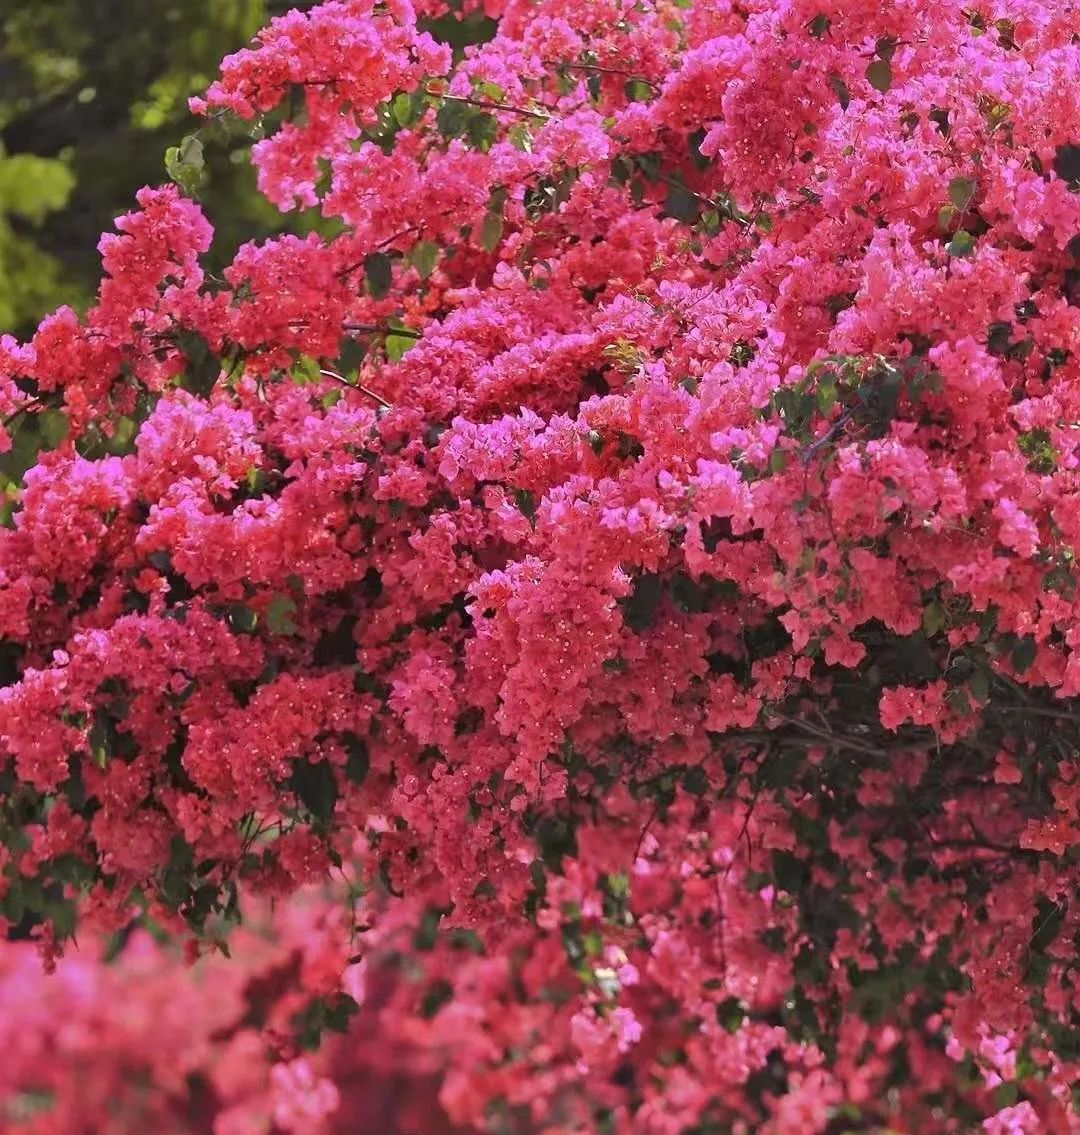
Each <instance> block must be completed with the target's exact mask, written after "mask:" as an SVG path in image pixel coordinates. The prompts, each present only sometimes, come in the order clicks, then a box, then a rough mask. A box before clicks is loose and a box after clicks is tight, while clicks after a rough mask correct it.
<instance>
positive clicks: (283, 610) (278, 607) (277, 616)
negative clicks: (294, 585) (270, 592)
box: [266, 595, 300, 635]
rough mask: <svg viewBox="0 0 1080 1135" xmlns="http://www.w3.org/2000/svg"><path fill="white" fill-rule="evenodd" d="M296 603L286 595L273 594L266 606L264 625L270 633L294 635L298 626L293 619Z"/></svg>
mask: <svg viewBox="0 0 1080 1135" xmlns="http://www.w3.org/2000/svg"><path fill="white" fill-rule="evenodd" d="M295 614H296V603H295V602H294V601H293V600H292V599H290V598H289V597H288V596H287V595H275V596H274V598H273V599H271V600H270V605H269V606H268V607H267V608H266V627H267V629H268V630H269V631H270V633H271V634H277V635H294V634H296V633H297V632H298V631H299V629H300V628H299V627H298V626H297V625H296V623H295V622H294V621H293V618H292V616H293V615H295Z"/></svg>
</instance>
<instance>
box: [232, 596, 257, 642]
mask: <svg viewBox="0 0 1080 1135" xmlns="http://www.w3.org/2000/svg"><path fill="white" fill-rule="evenodd" d="M228 620H229V626H230V627H232V629H233V630H234V631H235V632H236V633H237V634H254V633H255V628H256V627H257V626H258V625H259V616H258V615H257V614H255V612H254V611H253V610H252V609H251V608H250V607H245V606H244V604H243V603H234V604H233V605H232V606H231V607H230V608H229V613H228Z"/></svg>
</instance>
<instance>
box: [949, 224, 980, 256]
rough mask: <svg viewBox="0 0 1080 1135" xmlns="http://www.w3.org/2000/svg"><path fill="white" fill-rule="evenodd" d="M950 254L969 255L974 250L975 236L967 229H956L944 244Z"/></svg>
mask: <svg viewBox="0 0 1080 1135" xmlns="http://www.w3.org/2000/svg"><path fill="white" fill-rule="evenodd" d="M945 251H946V252H947V253H948V254H949V255H950V256H970V255H971V254H972V252H974V251H975V238H974V237H973V236H972V235H971V233H969V232H968V231H967V229H957V230H956V232H955V233H954V234H953V238H952V240H950V241H949V243H948V244H947V245H945Z"/></svg>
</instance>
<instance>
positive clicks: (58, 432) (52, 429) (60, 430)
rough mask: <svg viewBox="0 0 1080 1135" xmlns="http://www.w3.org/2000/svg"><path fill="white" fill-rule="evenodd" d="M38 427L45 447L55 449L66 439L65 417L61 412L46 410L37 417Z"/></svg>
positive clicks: (66, 422)
mask: <svg viewBox="0 0 1080 1135" xmlns="http://www.w3.org/2000/svg"><path fill="white" fill-rule="evenodd" d="M38 427H39V429H40V430H41V440H42V442H43V443H44V444H45V446H46V447H47V448H48V449H55V448H56V447H57V446H58V445H59V444H60V443H61V442H62V441H63V440H64V438H66V437H67V432H68V419H67V415H66V414H65V413H64V412H63V411H62V410H46V411H45V412H44V413H43V414H39V415H38Z"/></svg>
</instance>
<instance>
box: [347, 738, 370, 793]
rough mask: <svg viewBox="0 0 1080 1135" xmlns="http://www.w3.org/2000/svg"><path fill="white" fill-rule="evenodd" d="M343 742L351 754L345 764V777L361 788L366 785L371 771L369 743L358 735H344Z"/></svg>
mask: <svg viewBox="0 0 1080 1135" xmlns="http://www.w3.org/2000/svg"><path fill="white" fill-rule="evenodd" d="M341 741H342V744H343V745H344V746H345V751H346V752H347V753H348V754H349V756H348V760H346V762H345V775H346V776H347V777H348V778H349V781H350V783H352V784H355V785H357V786H359V785H361V784H363V783H364V781H365V780H366V779H367V774H368V772H369V771H370V770H371V755H370V754H369V752H368V747H367V742H366V741H365V740H364V738H363V737H361V736H360V735H359V734H358V733H343V734H342V736H341Z"/></svg>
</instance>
